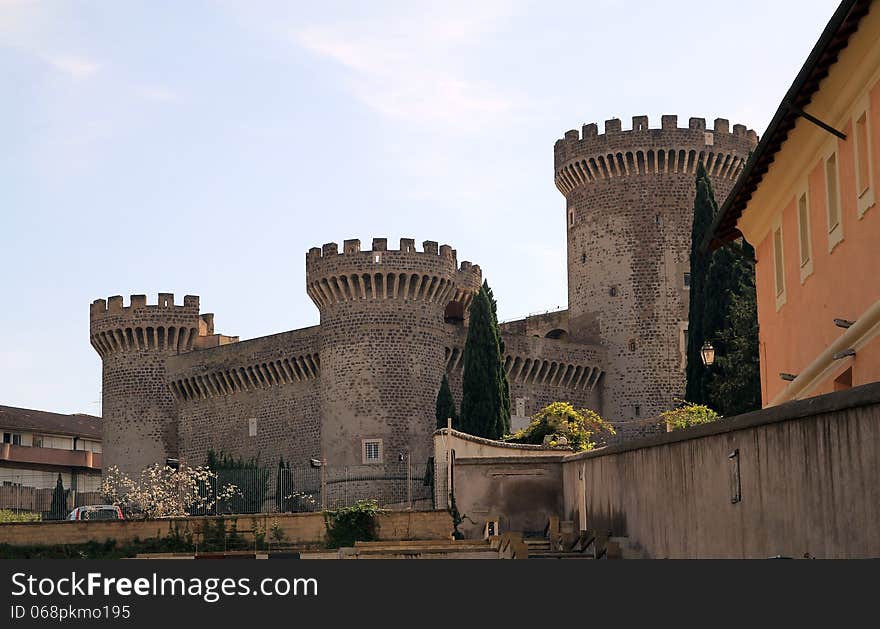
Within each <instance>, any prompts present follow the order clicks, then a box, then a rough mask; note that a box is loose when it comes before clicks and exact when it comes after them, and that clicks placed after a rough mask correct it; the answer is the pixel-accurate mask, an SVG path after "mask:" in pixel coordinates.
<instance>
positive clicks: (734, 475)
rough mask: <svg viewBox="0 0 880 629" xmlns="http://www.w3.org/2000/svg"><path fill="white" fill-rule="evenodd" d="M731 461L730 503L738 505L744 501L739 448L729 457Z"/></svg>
mask: <svg viewBox="0 0 880 629" xmlns="http://www.w3.org/2000/svg"><path fill="white" fill-rule="evenodd" d="M727 460H728V461H730V502H731V504H736V503H737V502H740V501H742V481H741V479H740V474H739V448H737V449H735V450H734V451H733V452H731V453H730V454H728V455H727Z"/></svg>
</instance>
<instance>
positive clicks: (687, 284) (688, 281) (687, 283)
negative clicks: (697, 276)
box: [684, 273, 691, 289]
mask: <svg viewBox="0 0 880 629" xmlns="http://www.w3.org/2000/svg"><path fill="white" fill-rule="evenodd" d="M684 287H685V289H689V288H690V287H691V274H690V273H685V274H684Z"/></svg>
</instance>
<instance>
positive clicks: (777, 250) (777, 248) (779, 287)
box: [773, 227, 785, 298]
mask: <svg viewBox="0 0 880 629" xmlns="http://www.w3.org/2000/svg"><path fill="white" fill-rule="evenodd" d="M773 261H774V267H775V272H776V297H777V298H778V297H781V296H782V294H783V293H784V292H785V267H784V266H783V264H784V258H783V255H782V227H777V228H776V229H775V230H774V232H773Z"/></svg>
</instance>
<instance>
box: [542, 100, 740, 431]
mask: <svg viewBox="0 0 880 629" xmlns="http://www.w3.org/2000/svg"><path fill="white" fill-rule="evenodd" d="M756 143H757V135H756V134H755V132H754V131H750V130H747V129H746V127H744V126H742V125H734V126H733V132H732V133H731V132H730V129H729V123H728V121H727V120H723V119H717V120H715V124H714V128H713V129H712V130H707V129H706V122H705V120H704V119H702V118H691V119H690V121H689V124H688V126H687V128H679V127H678V122H677V116H663V118H662V123H661V128H660V129H649V128H648V118H647V116H636V117H633V123H632V129H631V130H628V131H623V130H622V129H621V122H620V120H619V119H613V120H608V121H606V122H605V133H604V134H602V135H600V134H599V133H598V127H597V125H596V124H588V125H584V126H583V129H582V131H581V133H580V134H579V133H578V132H577V131H576V130H571V131H568V132H566V133H565V137H564V138H563V139H561V140H558V141H557V142H556V145H555V147H554V165H555V180H556V186H557V188H559V191H560V192H562V194H563V195H564V196H565V199H566V217H565V220H566V225H567V244H568V305H569V313H570V326H571V330H570V334H571V335H572V337H574V338H573V340H579V341H581V342H589V343H595V344H598V345H602V346H604V347H605V348H607V350H608V365H607V369H606V375H605V376H604V379H605V381H604V385H605V408H604V409H603V411H604V413H605V415H606V416H607V417H608V418H609V419H611V420H624V421H626V420H639V419H647V418H651V417H656V416H657V415H658V414H659V413H660V412H662V411H664V410H666V409H668V408H670V407H671V406H672V405H673V404H674V400H675V399H676V398H680V397H683V395H684V389H685V386H684V383H685V377H684V356H685V351H684V350H685V347H684V342H685V338H686V329H687V317H688V302H689V297H688V290H689V281H690V274H689V268H690V267H689V258H690V239H691V225H692V222H693V202H694V191H695V183H694V179H695V172H696V167H697V163H698V162H699V161H700V160H702V161H703V163H704V164H705V166H706V168H707V170H708V172H709V175H710V177H711V179H712V184H713V186H714V190H715V198H716V200H717V201H718V202H719V204H720V203H721V202H723V200H724V198H725V197H726V196H727V194H728V193H729V192H730V189H731V187H732V186H733V183H734V182H735V180H736V178H737V176H738V175H739V173H740V171H741V170H742V168H743V166H744V163H745V161H746V159H747V158H748V156H749V152H750V150H751V149H753V148H754V147H755V145H756Z"/></svg>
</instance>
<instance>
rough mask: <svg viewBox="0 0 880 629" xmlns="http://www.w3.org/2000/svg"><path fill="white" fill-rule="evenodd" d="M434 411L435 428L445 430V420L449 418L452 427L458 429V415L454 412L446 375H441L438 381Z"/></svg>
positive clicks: (453, 403) (453, 402) (453, 401)
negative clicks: (441, 377) (438, 388)
mask: <svg viewBox="0 0 880 629" xmlns="http://www.w3.org/2000/svg"><path fill="white" fill-rule="evenodd" d="M435 409H436V410H435V416H436V418H437V428H446V420H447V419H449V418H451V419H452V427H453V428H458V413H456V411H455V400H454V399H453V398H452V390H451V389H450V388H449V380H448V379H447V378H446V374H443V379H442V380H441V381H440V391H439V392H438V393H437V404H436V406H435Z"/></svg>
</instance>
